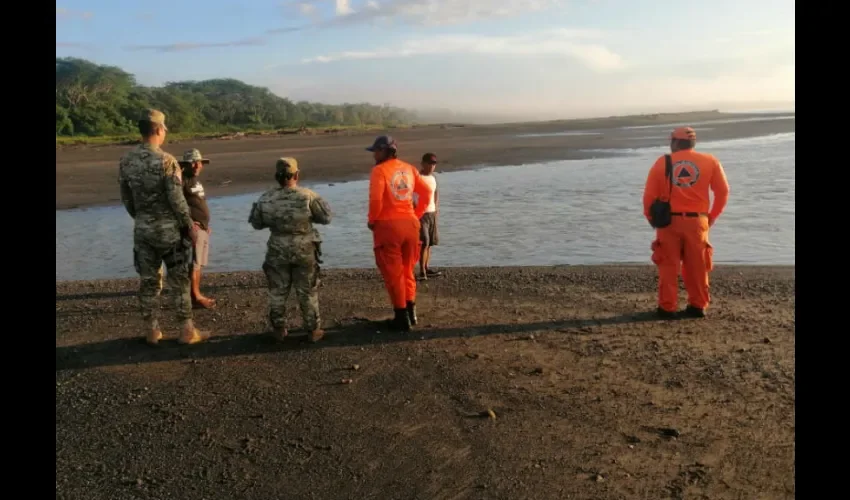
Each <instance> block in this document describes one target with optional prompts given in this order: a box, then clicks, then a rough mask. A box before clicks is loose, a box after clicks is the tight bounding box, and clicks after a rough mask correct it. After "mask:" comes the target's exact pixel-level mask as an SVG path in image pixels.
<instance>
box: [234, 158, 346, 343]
mask: <svg viewBox="0 0 850 500" xmlns="http://www.w3.org/2000/svg"><path fill="white" fill-rule="evenodd" d="M299 176H300V172H299V170H298V162H297V161H296V160H295V158H280V159H279V160H277V164H276V165H275V180H277V182H278V183H279V184H280V187H278V188H274V189H271V190H269V191H266V192H265V193H263V195H262V196H260V198H259V199H258V200H257V202H256V203H254V205H253V207H252V208H251V215H250V216H249V217H248V222H250V223H251V226H253V227H254V229H257V230H260V229H264V228H269V229H270V230H271V236H269V241H268V245H267V248H266V260H265V262H263V271H265V273H266V279H267V281H268V287H269V320H270V321H271V324H272V336H273V337H274V338H275V339H277V340H283V338H284V337H286V335H287V333H288V331H287V324H286V299H287V297H289V291H290V288H295V294H296V295H297V296H298V302H299V304H300V305H301V317H302V318H303V320H304V329H305V330H306V331H307V340H308V341H310V342H318V341H319V340H321V338H322V337H324V335H325V334H324V331H322V329H321V318H320V316H319V255H320V251H319V245H320V244H321V238H320V236H319V232H318V231H316V230H315V229H314V228H313V224H330V222H331V209H330V207H329V206H328V204H327V203H326V202H325V200H323V199H322V198H321V197H320V196H319V195H318V194H316V193H314V192H313V191H311V190H309V189H306V188H302V187H298V185H297V184H298V180H299Z"/></svg>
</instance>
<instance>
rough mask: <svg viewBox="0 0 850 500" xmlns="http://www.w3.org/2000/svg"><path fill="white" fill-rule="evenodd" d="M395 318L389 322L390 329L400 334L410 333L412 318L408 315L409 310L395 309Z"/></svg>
mask: <svg viewBox="0 0 850 500" xmlns="http://www.w3.org/2000/svg"><path fill="white" fill-rule="evenodd" d="M393 311H394V312H395V317H394V318H393V319H391V320H390V321H389V328H390V329H391V330H395V331H399V332H409V331H410V316H408V315H407V308H404V309H393Z"/></svg>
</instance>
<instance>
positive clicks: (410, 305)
mask: <svg viewBox="0 0 850 500" xmlns="http://www.w3.org/2000/svg"><path fill="white" fill-rule="evenodd" d="M407 317H408V319H410V324H411V325H415V324H416V322H417V321H418V319H417V318H416V302H411V301H409V300H408V301H407Z"/></svg>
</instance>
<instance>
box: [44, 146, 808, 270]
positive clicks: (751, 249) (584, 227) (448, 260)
mask: <svg viewBox="0 0 850 500" xmlns="http://www.w3.org/2000/svg"><path fill="white" fill-rule="evenodd" d="M698 148H699V149H700V150H702V151H707V152H711V153H713V154H715V155H716V156H717V157H718V158H719V159H720V161H721V162H722V163H723V166H724V168H725V170H726V174H727V177H728V178H729V182H730V185H731V194H730V199H729V204H728V206H727V209H726V211H725V212H724V214H723V216H722V217H721V218H720V219H719V220H718V222H717V224H716V225H715V226H714V228H712V230H711V236H710V239H711V242H712V244H713V245H714V246H715V259H716V261H717V262H718V263H738V264H792V265H793V264H794V262H795V260H794V237H795V236H794V235H795V182H794V178H795V133H794V132H791V133H783V134H773V135H766V136H761V137H749V138H746V139H733V140H723V141H713V142H712V141H706V142H701V143H700V144H699V145H698ZM607 152H609V153H610V150H608V151H607ZM665 152H667V149H666V147H664V146H659V147H656V148H636V149H623V150H620V151H619V153H621V156H619V157H615V158H604V159H592V160H569V161H557V162H548V163H538V164H528V165H516V166H511V167H492V168H482V169H478V170H467V171H463V172H452V173H445V174H438V182H439V185H440V203H441V210H440V226H439V229H440V239H441V241H440V246H438V247H436V248H435V249H434V253H433V257H432V265H433V266H434V267H437V268H439V267H442V266H521V265H577V264H604V263H646V264H649V263H650V250H649V246H650V243H651V241H652V239H653V236H654V231H653V230H652V228H651V227H650V226H649V225H648V224H647V222H646V220H645V219H644V218H643V215H642V202H641V198H642V194H643V185H644V183H645V181H646V175H647V170H648V169H649V167H650V166H651V164H652V162H653V161H655V159H656V158H657V157H658V156H659V155H661V154H663V153H665ZM309 187H311V188H313V189H315V190H316V191H317V192H319V193H320V194H321V195H322V196H323V197H324V198H325V199H326V200H328V202H329V203H330V205H331V207H332V209H333V211H334V214H335V217H334V219H333V221H332V223H331V225H329V226H320V231H321V233H322V235H323V238H324V240H325V243H324V246H323V251H324V257H323V258H324V261H325V264H324V267H326V268H346V267H371V266H374V258H373V254H372V247H371V233H370V232H369V230H368V229H367V228H366V211H367V196H368V183H367V182H366V181H357V182H347V183H340V184H334V185H329V184H313V185H309ZM259 194H260V193H254V194H250V195H240V196H228V197H219V198H211V199H210V200H209V204H210V209H211V211H212V223H211V226H212V229H213V233H212V236H211V239H210V257H209V264H210V265H209V267H208V268H207V270H208V271H209V272H216V271H235V270H259V269H260V266H261V265H262V261H263V255H264V252H265V242H266V239H267V238H268V231H267V230H264V231H255V230H254V229H253V228H252V227H251V226H250V225H249V224H248V222H247V220H248V214H249V212H250V209H251V204H252V203H253V202H254V201H255V200H256V199H257V197H258V196H259ZM132 233H133V231H132V219H130V217H129V216H128V215H127V214H126V212H125V211H124V209H123V207H120V206H118V207H98V208H90V209H76V210H57V211H56V279H57V280H79V279H98V278H117V277H133V276H135V271H134V270H133V263H132V246H133V240H132V238H133V237H132Z"/></svg>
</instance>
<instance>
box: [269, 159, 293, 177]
mask: <svg viewBox="0 0 850 500" xmlns="http://www.w3.org/2000/svg"><path fill="white" fill-rule="evenodd" d="M274 169H275V172H276V173H284V174H289V175H295V173H297V172H298V161H297V160H296V159H295V158H291V157H289V156H284V157H283V158H278V159H277V163H275V165H274Z"/></svg>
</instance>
